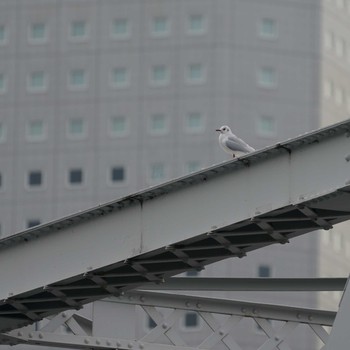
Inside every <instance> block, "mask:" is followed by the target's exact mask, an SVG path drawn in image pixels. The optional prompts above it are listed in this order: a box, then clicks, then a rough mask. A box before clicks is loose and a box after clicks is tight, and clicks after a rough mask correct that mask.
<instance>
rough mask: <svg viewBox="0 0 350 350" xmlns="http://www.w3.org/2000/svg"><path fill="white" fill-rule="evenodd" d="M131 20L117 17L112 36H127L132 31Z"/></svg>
mask: <svg viewBox="0 0 350 350" xmlns="http://www.w3.org/2000/svg"><path fill="white" fill-rule="evenodd" d="M129 27H130V25H129V21H128V20H127V19H126V18H117V19H115V20H114V21H113V24H112V36H113V37H115V38H126V37H128V36H129V33H130V28H129Z"/></svg>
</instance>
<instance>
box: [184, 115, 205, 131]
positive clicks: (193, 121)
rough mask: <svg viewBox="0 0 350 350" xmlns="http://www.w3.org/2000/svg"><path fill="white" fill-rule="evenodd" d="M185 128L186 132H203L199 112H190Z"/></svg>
mask: <svg viewBox="0 0 350 350" xmlns="http://www.w3.org/2000/svg"><path fill="white" fill-rule="evenodd" d="M186 127H187V130H188V131H192V132H195V131H201V130H203V120H202V115H201V114H200V113H199V112H192V113H189V114H188V115H187V123H186Z"/></svg>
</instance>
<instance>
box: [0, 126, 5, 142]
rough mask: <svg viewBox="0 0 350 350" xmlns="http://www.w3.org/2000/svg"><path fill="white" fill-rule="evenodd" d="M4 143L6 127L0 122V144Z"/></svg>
mask: <svg viewBox="0 0 350 350" xmlns="http://www.w3.org/2000/svg"><path fill="white" fill-rule="evenodd" d="M5 141H6V127H5V124H4V123H3V122H0V143H3V142H5Z"/></svg>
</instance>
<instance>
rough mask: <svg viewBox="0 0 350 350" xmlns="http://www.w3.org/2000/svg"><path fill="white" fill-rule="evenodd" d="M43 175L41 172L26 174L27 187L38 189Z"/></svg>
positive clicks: (35, 171)
mask: <svg viewBox="0 0 350 350" xmlns="http://www.w3.org/2000/svg"><path fill="white" fill-rule="evenodd" d="M42 182H43V175H42V172H41V170H32V171H30V172H29V173H28V186H30V187H39V186H41V185H42Z"/></svg>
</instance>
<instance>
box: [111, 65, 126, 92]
mask: <svg viewBox="0 0 350 350" xmlns="http://www.w3.org/2000/svg"><path fill="white" fill-rule="evenodd" d="M112 85H113V86H115V87H125V86H126V85H128V71H127V69H126V68H124V67H120V68H114V69H113V71H112Z"/></svg>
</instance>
